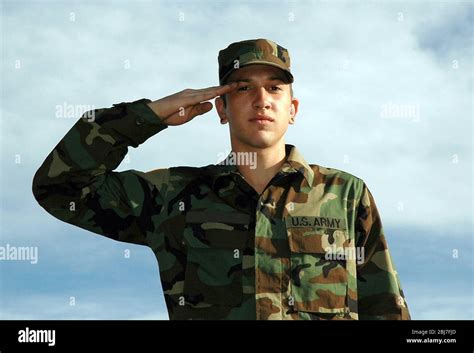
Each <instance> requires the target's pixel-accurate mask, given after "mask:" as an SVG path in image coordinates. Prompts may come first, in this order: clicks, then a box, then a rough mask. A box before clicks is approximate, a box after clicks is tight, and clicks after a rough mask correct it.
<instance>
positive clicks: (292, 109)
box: [289, 98, 300, 125]
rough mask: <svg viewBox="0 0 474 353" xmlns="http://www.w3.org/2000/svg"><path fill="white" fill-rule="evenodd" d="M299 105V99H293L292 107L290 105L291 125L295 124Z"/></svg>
mask: <svg viewBox="0 0 474 353" xmlns="http://www.w3.org/2000/svg"><path fill="white" fill-rule="evenodd" d="M299 104H300V102H299V100H298V99H296V98H292V99H291V105H290V110H289V113H290V119H289V123H290V124H291V125H293V124H294V123H295V119H296V114H297V113H298V106H299Z"/></svg>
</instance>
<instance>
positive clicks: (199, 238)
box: [184, 210, 250, 249]
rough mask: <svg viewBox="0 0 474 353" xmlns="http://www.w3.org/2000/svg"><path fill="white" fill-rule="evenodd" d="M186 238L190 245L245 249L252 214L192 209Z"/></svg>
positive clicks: (187, 217) (187, 221) (187, 222)
mask: <svg viewBox="0 0 474 353" xmlns="http://www.w3.org/2000/svg"><path fill="white" fill-rule="evenodd" d="M185 220H186V228H185V233H184V238H185V239H186V241H187V244H188V245H189V246H190V247H194V248H220V249H243V248H244V247H245V246H246V243H247V240H248V237H249V222H250V216H249V215H247V214H243V213H231V212H216V211H209V210H206V211H190V212H188V213H187V214H186V217H185Z"/></svg>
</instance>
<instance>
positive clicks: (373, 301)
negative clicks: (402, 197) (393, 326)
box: [355, 183, 410, 320]
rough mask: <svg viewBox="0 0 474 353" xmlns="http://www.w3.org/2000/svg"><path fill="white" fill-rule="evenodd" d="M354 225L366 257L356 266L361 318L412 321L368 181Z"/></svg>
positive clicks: (358, 244)
mask: <svg viewBox="0 0 474 353" xmlns="http://www.w3.org/2000/svg"><path fill="white" fill-rule="evenodd" d="M355 226H356V228H355V230H356V246H357V247H360V248H361V249H363V250H364V260H363V261H362V263H360V264H358V265H357V292H358V304H359V305H358V309H359V319H360V320H410V314H409V311H408V307H407V303H406V301H405V296H404V294H403V291H402V288H401V285H400V280H399V278H398V274H397V271H396V270H395V267H394V264H393V261H392V259H391V256H390V252H389V250H388V246H387V242H386V239H385V235H384V231H383V227H382V221H381V219H380V215H379V212H378V210H377V206H376V205H375V200H374V198H373V196H372V194H371V193H370V191H369V189H368V188H367V186H366V185H365V183H364V185H363V190H362V196H361V198H360V201H359V205H358V207H357V216H356V224H355Z"/></svg>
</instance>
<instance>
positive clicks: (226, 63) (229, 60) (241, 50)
mask: <svg viewBox="0 0 474 353" xmlns="http://www.w3.org/2000/svg"><path fill="white" fill-rule="evenodd" d="M218 61H219V83H220V84H221V85H222V84H224V83H225V81H226V80H227V78H228V77H229V76H230V74H231V73H232V72H233V71H235V70H236V69H238V68H240V67H243V66H246V65H251V64H264V65H271V66H274V67H278V68H280V69H282V70H283V72H284V73H285V74H286V77H287V78H288V83H292V82H293V75H292V74H291V72H290V55H289V53H288V50H286V49H285V48H283V47H281V46H279V45H278V44H276V43H275V42H273V41H271V40H269V39H262V38H260V39H250V40H244V41H241V42H235V43H232V44H230V45H229V46H228V47H227V48H225V49H222V50H221V51H219V57H218Z"/></svg>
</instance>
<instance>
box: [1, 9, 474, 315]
mask: <svg viewBox="0 0 474 353" xmlns="http://www.w3.org/2000/svg"><path fill="white" fill-rule="evenodd" d="M0 3H1V52H2V60H1V64H2V65H1V92H0V95H1V108H0V112H1V120H0V134H1V142H0V152H1V169H0V201H1V203H0V208H1V210H0V211H1V213H0V237H1V238H0V247H6V246H13V247H34V248H36V249H37V251H38V258H37V261H36V262H35V263H32V261H13V260H0V276H1V281H0V295H1V296H0V319H165V320H166V319H168V315H167V312H166V307H165V304H164V300H163V293H162V290H161V284H160V282H159V270H158V264H157V261H156V259H155V257H154V255H153V253H152V251H151V250H150V249H149V248H147V247H144V246H138V245H132V244H125V243H120V242H116V241H113V240H110V239H106V238H103V237H100V236H98V235H95V234H93V233H90V232H87V231H85V230H82V229H79V228H75V227H74V226H71V225H69V224H66V223H63V222H61V221H59V220H57V219H55V218H53V217H52V216H50V215H49V214H47V213H46V211H44V210H43V209H42V208H41V207H40V206H39V205H38V204H37V203H36V201H35V199H34V198H33V195H32V192H31V182H32V178H33V175H34V173H35V172H36V170H37V169H38V168H39V166H40V165H41V163H42V162H43V161H44V159H45V158H46V156H47V155H48V153H49V152H50V151H51V150H52V149H53V148H54V146H55V145H56V144H57V143H58V142H59V140H60V139H61V138H62V137H63V136H64V135H65V134H66V133H67V131H68V130H69V129H70V128H71V127H72V125H73V124H74V123H75V122H76V121H77V119H79V117H80V115H81V113H82V112H83V111H84V110H89V109H91V108H92V109H94V108H105V107H110V106H112V104H115V103H120V102H131V101H134V100H137V99H141V98H149V99H152V100H156V99H159V98H161V97H164V96H166V95H169V94H172V93H175V92H178V91H181V90H183V89H185V88H205V87H209V86H215V85H217V84H218V71H217V69H218V66H217V55H218V52H219V50H221V49H223V48H225V47H227V46H228V45H229V44H230V43H232V42H235V41H240V40H245V39H253V38H269V39H271V40H273V41H275V42H277V43H279V44H280V45H282V46H283V47H285V48H287V49H288V50H289V53H290V56H291V70H292V73H293V75H294V77H295V82H294V84H293V89H294V93H295V96H296V97H297V98H298V99H299V101H300V108H299V112H298V115H297V117H296V124H295V125H293V126H290V128H289V131H288V133H287V136H286V142H287V143H291V144H294V145H296V146H297V148H298V150H300V151H301V152H302V154H303V156H304V157H305V159H306V160H307V161H308V162H309V163H314V164H319V165H322V166H325V167H332V168H337V169H341V170H344V171H346V172H349V173H351V174H353V175H355V176H357V177H360V178H362V179H363V180H364V181H365V182H366V184H367V185H368V187H369V189H370V190H371V192H372V194H373V195H374V197H375V200H376V203H377V207H378V209H379V211H380V214H381V216H382V222H383V225H384V229H385V233H386V237H387V240H388V244H389V248H390V251H391V254H392V257H393V260H394V262H395V266H396V268H397V270H398V273H399V276H400V279H401V284H402V287H403V290H404V292H405V295H406V299H407V302H408V306H409V308H410V312H411V315H412V318H413V319H419V320H422V319H427V320H431V319H448V320H450V319H473V312H474V310H473V307H474V299H473V298H474V293H473V277H474V276H473V253H472V251H473V230H474V227H473V217H474V212H473V179H474V178H473V169H472V151H473V141H472V139H473V126H472V119H473V105H472V98H473V89H472V82H473V81H472V79H473V62H474V61H473V18H474V5H473V2H469V1H415V2H413V1H410V2H408V1H407V2H404V1H335V2H329V1H301V2H295V1H239V2H232V3H231V4H230V3H226V2H224V1H216V0H214V1H211V0H207V1H197V0H196V1H188V2H184V1H182V2H172V1H136V2H133V1H118V2H115V1H114V2H112V1H104V0H101V1H97V2H92V1H75V2H74V1H73V2H63V1H5V0H3V1H1V2H0ZM60 107H73V108H74V110H77V111H76V113H77V114H72V115H71V116H70V117H68V116H62V117H61V116H60V117H58V114H57V112H58V109H61V108H60ZM88 107H89V108H88ZM81 109H83V110H82V111H80V110H81ZM228 151H230V142H229V132H228V127H227V125H224V126H223V125H221V124H220V123H219V118H218V116H217V113H216V111H215V109H213V110H212V111H211V112H209V113H208V114H206V115H204V116H201V117H198V118H196V119H194V120H192V121H191V122H190V123H188V124H186V125H184V126H179V127H170V128H168V129H166V130H165V131H163V132H161V133H159V134H157V135H155V136H153V137H151V138H150V139H149V140H147V141H146V142H145V143H144V144H142V145H140V146H139V147H138V148H130V149H129V153H128V156H127V158H126V160H125V161H124V162H122V164H121V165H120V166H119V167H118V168H117V171H123V170H128V169H135V170H142V171H149V170H153V169H156V168H162V167H171V166H178V165H190V166H202V165H207V164H210V163H216V162H217V161H218V160H219V157H220V156H222V154H223V153H226V152H228Z"/></svg>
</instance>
